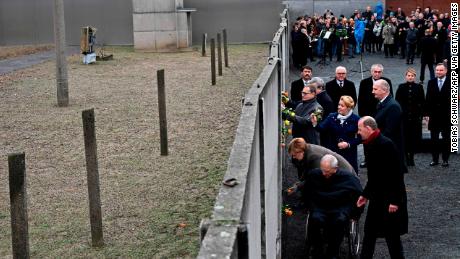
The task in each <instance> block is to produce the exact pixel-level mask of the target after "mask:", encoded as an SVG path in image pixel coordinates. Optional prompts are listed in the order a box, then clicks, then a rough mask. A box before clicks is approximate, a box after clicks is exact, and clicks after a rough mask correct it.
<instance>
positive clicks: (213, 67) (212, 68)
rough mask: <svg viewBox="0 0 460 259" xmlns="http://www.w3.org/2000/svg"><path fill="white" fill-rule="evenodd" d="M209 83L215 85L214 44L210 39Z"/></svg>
mask: <svg viewBox="0 0 460 259" xmlns="http://www.w3.org/2000/svg"><path fill="white" fill-rule="evenodd" d="M211 83H212V85H216V45H215V43H214V39H211Z"/></svg>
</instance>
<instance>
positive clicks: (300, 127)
mask: <svg viewBox="0 0 460 259" xmlns="http://www.w3.org/2000/svg"><path fill="white" fill-rule="evenodd" d="M317 109H322V107H321V105H319V103H318V102H317V101H316V98H314V99H311V100H308V101H303V102H302V103H300V104H299V105H297V108H296V109H295V116H293V117H290V120H291V121H292V122H293V124H292V137H294V138H303V139H304V140H305V141H306V142H307V143H311V144H319V133H318V132H317V131H316V130H315V128H314V127H313V124H312V123H311V120H310V115H311V114H312V113H313V112H314V111H315V110H317Z"/></svg>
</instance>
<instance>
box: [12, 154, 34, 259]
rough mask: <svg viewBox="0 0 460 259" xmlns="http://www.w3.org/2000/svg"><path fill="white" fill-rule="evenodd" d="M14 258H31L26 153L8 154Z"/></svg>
mask: <svg viewBox="0 0 460 259" xmlns="http://www.w3.org/2000/svg"><path fill="white" fill-rule="evenodd" d="M8 169H9V182H10V183H9V184H10V203H11V239H12V247H13V258H14V259H22V258H29V219H28V217H27V190H26V185H27V184H26V162H25V154H24V153H16V154H9V155H8Z"/></svg>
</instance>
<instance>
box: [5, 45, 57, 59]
mask: <svg viewBox="0 0 460 259" xmlns="http://www.w3.org/2000/svg"><path fill="white" fill-rule="evenodd" d="M52 49H54V45H52V44H39V45H20V46H0V60H2V59H7V58H13V57H18V56H23V55H28V54H33V53H37V52H40V51H46V50H52Z"/></svg>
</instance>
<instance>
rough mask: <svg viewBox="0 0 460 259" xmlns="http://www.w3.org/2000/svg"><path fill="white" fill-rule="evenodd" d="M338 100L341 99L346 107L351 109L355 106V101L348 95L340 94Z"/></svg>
mask: <svg viewBox="0 0 460 259" xmlns="http://www.w3.org/2000/svg"><path fill="white" fill-rule="evenodd" d="M340 101H342V102H343V103H344V104H345V106H346V107H347V108H350V109H353V108H354V107H355V101H354V100H353V98H351V96H349V95H342V97H340Z"/></svg>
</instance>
